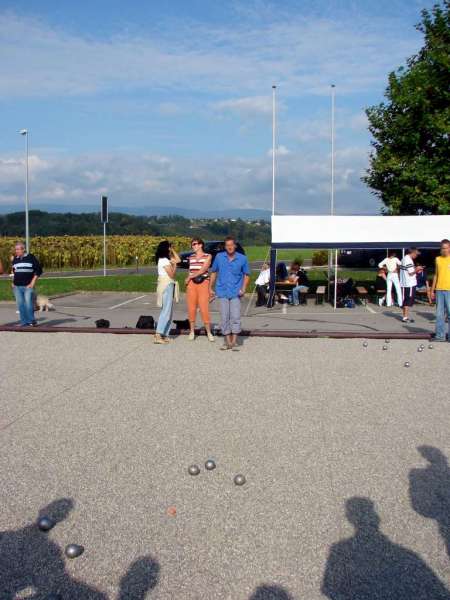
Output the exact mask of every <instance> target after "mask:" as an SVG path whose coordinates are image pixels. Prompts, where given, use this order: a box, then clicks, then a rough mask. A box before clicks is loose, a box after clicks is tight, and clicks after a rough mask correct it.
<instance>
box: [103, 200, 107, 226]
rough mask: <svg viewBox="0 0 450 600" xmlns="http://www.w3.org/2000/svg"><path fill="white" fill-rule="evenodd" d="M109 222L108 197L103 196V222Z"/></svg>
mask: <svg viewBox="0 0 450 600" xmlns="http://www.w3.org/2000/svg"><path fill="white" fill-rule="evenodd" d="M107 222H108V197H107V196H102V223H107Z"/></svg>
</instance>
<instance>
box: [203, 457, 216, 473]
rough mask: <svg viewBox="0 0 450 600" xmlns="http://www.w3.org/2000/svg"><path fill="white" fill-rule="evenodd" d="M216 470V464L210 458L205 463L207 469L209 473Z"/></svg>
mask: <svg viewBox="0 0 450 600" xmlns="http://www.w3.org/2000/svg"><path fill="white" fill-rule="evenodd" d="M215 468H216V463H215V462H214V461H213V460H212V459H211V458H210V459H209V460H207V461H206V462H205V469H206V470H207V471H213V470H214V469H215Z"/></svg>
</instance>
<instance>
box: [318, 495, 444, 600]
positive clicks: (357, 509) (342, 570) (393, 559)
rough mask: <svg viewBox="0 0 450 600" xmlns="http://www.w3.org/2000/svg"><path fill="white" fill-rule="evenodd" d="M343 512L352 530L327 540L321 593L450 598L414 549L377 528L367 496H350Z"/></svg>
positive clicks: (356, 598) (337, 598) (343, 597)
mask: <svg viewBox="0 0 450 600" xmlns="http://www.w3.org/2000/svg"><path fill="white" fill-rule="evenodd" d="M346 516H347V519H348V520H349V522H350V523H351V524H352V525H353V526H354V527H355V534H354V535H353V537H351V538H349V539H346V540H342V541H341V542H338V543H336V544H333V545H332V547H331V549H330V553H329V555H328V560H327V564H326V568H325V574H324V578H323V582H322V588H321V590H322V592H323V594H325V595H326V596H327V597H328V598H331V599H332V600H450V592H449V591H448V590H447V588H446V587H445V586H444V584H443V583H442V582H441V581H440V580H439V579H438V577H437V576H436V575H435V574H434V573H433V571H432V570H431V569H430V568H429V567H428V566H427V565H426V564H425V562H424V561H423V560H422V559H421V558H420V557H419V556H418V555H417V554H415V553H414V552H412V551H411V550H407V549H406V548H403V547H402V546H400V545H399V544H394V543H393V542H391V541H390V540H389V538H387V537H386V536H385V535H384V534H383V533H382V532H381V531H380V529H379V526H380V518H379V516H378V515H377V513H376V511H375V508H374V504H373V502H372V501H371V500H369V499H368V498H357V497H354V498H350V499H349V500H347V502H346Z"/></svg>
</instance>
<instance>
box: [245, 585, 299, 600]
mask: <svg viewBox="0 0 450 600" xmlns="http://www.w3.org/2000/svg"><path fill="white" fill-rule="evenodd" d="M249 600H294V599H293V597H292V596H291V595H290V594H289V593H288V592H287V591H286V590H285V589H284V588H282V587H280V586H279V585H260V586H258V588H257V589H256V590H255V591H254V592H253V594H252V595H251V596H250V598H249Z"/></svg>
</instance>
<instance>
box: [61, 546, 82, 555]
mask: <svg viewBox="0 0 450 600" xmlns="http://www.w3.org/2000/svg"><path fill="white" fill-rule="evenodd" d="M83 552H84V548H83V546H80V545H79V544H69V545H68V546H66V549H65V550H64V553H65V555H66V556H67V558H78V556H81V555H82V554H83Z"/></svg>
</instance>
